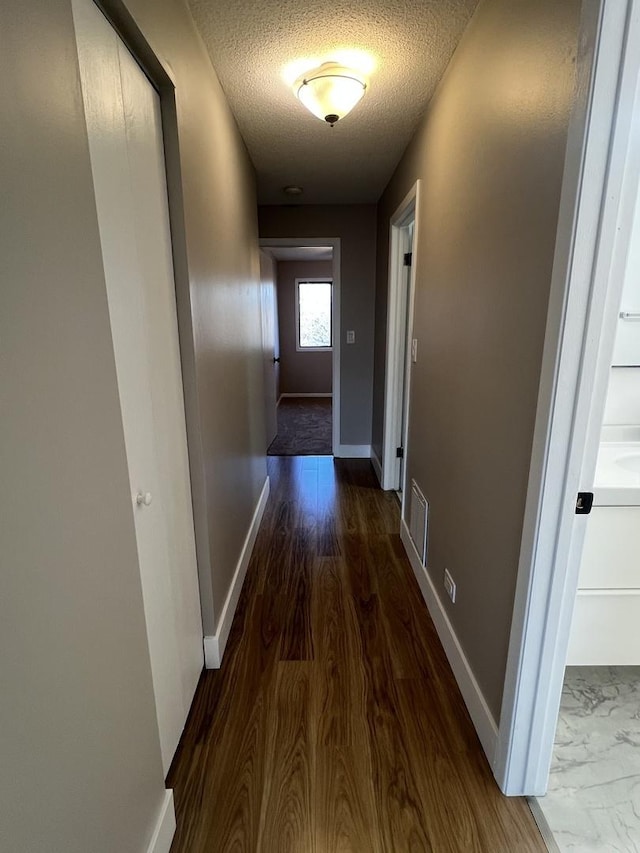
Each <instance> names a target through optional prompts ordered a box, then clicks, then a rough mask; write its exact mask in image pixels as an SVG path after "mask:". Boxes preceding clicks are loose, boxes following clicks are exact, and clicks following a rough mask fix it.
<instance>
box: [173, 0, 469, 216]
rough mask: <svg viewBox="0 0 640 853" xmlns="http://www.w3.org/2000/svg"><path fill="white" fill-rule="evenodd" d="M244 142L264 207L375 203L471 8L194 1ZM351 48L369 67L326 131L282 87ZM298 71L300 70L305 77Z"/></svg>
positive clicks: (401, 2) (447, 0)
mask: <svg viewBox="0 0 640 853" xmlns="http://www.w3.org/2000/svg"><path fill="white" fill-rule="evenodd" d="M189 5H190V7H191V10H192V13H193V16H194V18H195V20H196V23H197V25H198V27H199V29H200V32H201V33H202V36H203V38H204V41H205V44H206V45H207V48H208V50H209V53H210V55H211V59H212V62H213V65H214V67H215V69H216V71H217V74H218V77H219V78H220V82H221V84H222V87H223V89H224V91H225V94H226V96H227V98H228V100H229V103H230V105H231V109H232V110H233V112H234V114H235V116H236V119H237V122H238V125H239V127H240V131H241V133H242V135H243V137H244V139H245V142H246V144H247V147H248V149H249V153H250V155H251V158H252V160H253V163H254V165H255V168H256V172H257V176H258V198H259V201H260V203H262V204H281V203H287V202H290V201H291V199H290V198H289V197H287V196H286V195H285V194H284V192H283V187H284V186H287V185H289V184H296V185H299V186H301V187H303V189H304V195H303V196H302V197H301V198H299V199H296V203H297V204H299V203H301V202H302V203H320V204H323V203H324V204H326V203H339V204H340V203H342V204H344V203H355V202H375V201H377V200H378V198H379V196H380V194H381V192H382V190H383V189H384V187H385V185H386V183H387V181H388V180H389V178H390V176H391V174H392V172H393V170H394V168H395V166H396V164H397V162H398V160H399V159H400V156H401V155H402V152H403V151H404V149H405V147H406V145H407V143H408V142H409V140H410V139H411V136H412V134H413V132H414V130H415V129H416V126H417V124H418V121H419V119H420V116H421V115H422V114H423V112H424V110H425V107H426V105H427V103H428V101H429V99H430V97H431V95H432V94H433V92H434V89H435V87H436V85H437V83H438V81H439V79H440V77H441V76H442V73H443V71H444V69H445V68H446V65H447V62H448V61H449V58H450V57H451V55H452V53H453V51H454V50H455V47H456V45H457V43H458V41H459V39H460V36H461V35H462V32H463V30H464V28H465V26H466V24H467V22H468V21H469V19H470V17H471V15H472V13H473V11H474V9H475V7H476V5H477V0H368V2H360V3H358V2H354V0H332V2H328V0H277V2H274V0H189ZM344 50H352V51H353V50H355V51H357V52H359V53H360V55H362V54H366V56H365V59H366V58H372V59H373V61H374V62H375V68H374V69H373V70H372V71H371V73H370V74H369V75H368V76H369V88H368V91H367V93H366V95H365V97H364V98H363V99H362V101H361V102H360V103H359V104H358V105H357V106H356V107H355V109H354V110H353V112H352V113H350V114H349V115H348V116H347V117H346V118H345V119H343V120H342V121H340V122H338V124H337V125H336V126H335V127H333V128H331V127H329V126H328V125H326V124H325V123H324V122H321V121H320V120H319V119H317V118H315V117H314V116H312V115H311V114H310V113H309V112H307V110H306V109H305V108H304V107H303V106H302V104H301V103H300V102H299V101H298V100H297V99H296V98H295V96H294V95H293V92H292V89H291V86H290V85H287V83H286V82H285V81H284V80H283V76H282V75H283V72H284V71H285V69H286V68H287V67H291V64H292V63H295V62H296V61H297V60H300V59H304V58H309V59H310V60H313V59H316V60H318V61H327V60H331V59H337V60H338V61H340V60H341V59H342V54H341V51H344ZM300 70H302V69H300Z"/></svg>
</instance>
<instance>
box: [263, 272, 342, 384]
mask: <svg viewBox="0 0 640 853" xmlns="http://www.w3.org/2000/svg"><path fill="white" fill-rule="evenodd" d="M323 276H326V277H327V278H328V279H330V278H331V277H332V276H333V262H332V261H278V278H277V285H278V325H279V328H280V393H281V394H296V393H298V394H300V393H302V394H330V393H331V359H332V354H331V352H298V351H297V350H296V310H295V299H296V278H305V277H308V278H321V277H323Z"/></svg>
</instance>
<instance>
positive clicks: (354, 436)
mask: <svg viewBox="0 0 640 853" xmlns="http://www.w3.org/2000/svg"><path fill="white" fill-rule="evenodd" d="M258 218H259V223H260V237H266V238H269V237H340V239H341V252H342V264H341V266H342V270H341V272H342V280H341V296H340V299H341V306H340V317H341V337H342V341H341V346H340V359H341V370H340V442H341V444H370V443H371V402H372V396H373V330H374V299H375V296H374V294H375V245H376V207H375V205H373V204H351V205H350V204H342V205H329V204H327V205H312V204H309V205H300V206H298V205H289V206H287V205H265V206H262V207H260V208H259V210H258ZM347 329H353V330H354V331H355V333H356V343H355V344H353V345H347V344H346V343H345V339H346V332H347Z"/></svg>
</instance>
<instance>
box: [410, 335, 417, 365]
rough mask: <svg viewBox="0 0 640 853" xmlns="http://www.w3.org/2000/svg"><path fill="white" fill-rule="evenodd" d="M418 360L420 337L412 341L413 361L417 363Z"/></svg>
mask: <svg viewBox="0 0 640 853" xmlns="http://www.w3.org/2000/svg"><path fill="white" fill-rule="evenodd" d="M417 360H418V339H417V338H413V340H412V341H411V361H412V362H413V363H414V364H415V363H416V362H417Z"/></svg>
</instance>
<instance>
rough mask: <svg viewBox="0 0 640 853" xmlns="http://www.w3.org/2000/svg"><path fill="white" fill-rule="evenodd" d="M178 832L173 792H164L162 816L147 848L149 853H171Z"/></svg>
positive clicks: (159, 816)
mask: <svg viewBox="0 0 640 853" xmlns="http://www.w3.org/2000/svg"><path fill="white" fill-rule="evenodd" d="M175 831H176V813H175V809H174V807H173V790H171V788H169V790H167V791H165V792H164V800H163V801H162V806H161V807H160V814H159V815H158V820H157V821H156V825H155V827H154V830H153V835H152V836H151V841H150V842H149V846H148V847H147V853H169V850H170V849H171V842H172V841H173V835H174V833H175Z"/></svg>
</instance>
